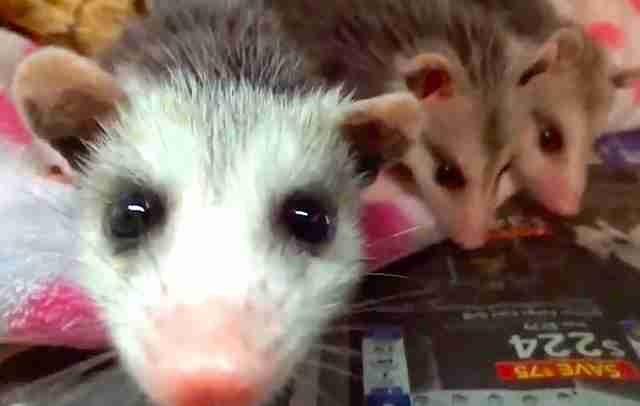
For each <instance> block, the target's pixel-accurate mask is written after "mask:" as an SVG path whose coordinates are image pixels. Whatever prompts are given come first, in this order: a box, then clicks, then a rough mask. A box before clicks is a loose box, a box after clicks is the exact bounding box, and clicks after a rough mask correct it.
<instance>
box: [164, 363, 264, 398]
mask: <svg viewBox="0 0 640 406" xmlns="http://www.w3.org/2000/svg"><path fill="white" fill-rule="evenodd" d="M167 385H170V386H172V387H173V388H172V389H171V391H172V392H173V393H171V394H170V395H169V396H168V399H167V400H168V402H167V403H168V404H169V405H171V406H211V405H230V406H231V405H233V406H249V405H253V404H255V403H256V397H257V396H256V390H255V388H254V387H253V385H252V384H251V383H249V382H247V381H245V380H244V379H242V377H241V376H238V375H237V374H235V373H233V371H225V372H223V371H220V370H197V369H196V370H194V371H190V372H183V373H181V374H180V375H177V376H174V377H172V379H170V380H168V382H167Z"/></svg>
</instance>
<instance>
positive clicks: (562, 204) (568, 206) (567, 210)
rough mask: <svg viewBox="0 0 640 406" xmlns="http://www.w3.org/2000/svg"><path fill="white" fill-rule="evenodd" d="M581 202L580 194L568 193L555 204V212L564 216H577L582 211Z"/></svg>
mask: <svg viewBox="0 0 640 406" xmlns="http://www.w3.org/2000/svg"><path fill="white" fill-rule="evenodd" d="M581 200H582V195H581V194H580V193H577V192H570V193H566V194H565V195H564V196H562V197H561V198H559V199H557V200H556V201H555V202H554V206H555V207H554V209H555V210H554V211H555V212H556V213H558V214H560V215H562V216H575V215H577V214H578V212H579V211H580V206H581Z"/></svg>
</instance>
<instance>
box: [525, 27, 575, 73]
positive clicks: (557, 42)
mask: <svg viewBox="0 0 640 406" xmlns="http://www.w3.org/2000/svg"><path fill="white" fill-rule="evenodd" d="M584 40H585V39H584V33H583V32H582V31H581V29H580V28H578V27H573V28H560V29H558V30H557V31H556V32H555V33H554V34H552V35H551V37H550V38H549V39H548V40H547V41H545V43H543V44H542V45H541V46H540V48H538V50H537V51H536V52H535V54H534V57H533V60H532V61H530V62H529V63H527V65H526V67H525V69H524V71H523V73H522V75H520V78H519V80H518V84H519V85H520V86H525V85H526V84H527V83H529V82H530V81H531V80H532V79H533V78H535V77H537V76H538V75H540V74H543V73H546V72H551V71H558V70H563V69H567V68H571V67H573V66H574V64H576V63H579V61H578V59H579V57H580V54H581V53H582V51H583V49H584V45H585V44H584Z"/></svg>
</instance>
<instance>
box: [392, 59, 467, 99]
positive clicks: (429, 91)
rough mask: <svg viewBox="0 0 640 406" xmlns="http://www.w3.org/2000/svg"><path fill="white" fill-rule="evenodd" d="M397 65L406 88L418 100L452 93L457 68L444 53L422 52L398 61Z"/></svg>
mask: <svg viewBox="0 0 640 406" xmlns="http://www.w3.org/2000/svg"><path fill="white" fill-rule="evenodd" d="M397 67H398V70H399V71H400V74H401V75H402V77H403V78H404V81H405V84H406V85H407V88H408V89H409V90H410V91H411V92H412V93H413V94H414V95H415V96H416V97H417V98H418V99H420V100H425V99H427V98H429V97H431V96H434V95H439V96H441V97H447V96H452V95H453V94H454V90H455V89H454V84H455V80H454V77H455V76H457V75H456V70H457V69H455V68H454V66H453V64H452V63H451V62H449V59H447V58H446V57H445V56H444V55H440V54H435V53H422V54H420V55H418V56H416V57H415V58H413V59H411V60H408V61H399V62H398V63H397Z"/></svg>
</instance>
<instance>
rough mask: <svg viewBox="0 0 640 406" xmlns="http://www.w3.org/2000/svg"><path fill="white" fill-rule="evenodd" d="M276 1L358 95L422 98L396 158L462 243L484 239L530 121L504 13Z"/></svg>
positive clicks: (302, 38) (467, 1)
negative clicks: (416, 125) (415, 128)
mask: <svg viewBox="0 0 640 406" xmlns="http://www.w3.org/2000/svg"><path fill="white" fill-rule="evenodd" d="M270 5H271V6H272V7H273V8H274V9H275V10H276V12H275V13H276V14H277V15H278V16H279V17H280V20H281V22H282V26H283V29H284V30H285V31H287V32H288V33H289V35H290V36H291V37H292V38H296V39H298V40H299V44H300V46H305V44H306V46H305V48H306V49H307V52H308V54H309V55H310V56H309V61H310V62H309V63H308V65H307V69H308V70H309V71H311V72H313V73H314V74H316V75H318V76H319V77H321V78H323V79H326V80H328V81H329V82H330V83H344V84H345V86H347V87H348V88H350V89H354V91H355V92H356V95H357V96H358V97H371V96H376V95H379V94H385V93H393V92H396V91H407V90H409V91H410V92H412V93H413V94H414V95H415V96H416V97H417V98H418V99H419V100H420V101H421V103H422V105H423V109H422V111H421V115H423V116H425V117H422V116H420V117H416V120H417V121H420V122H421V125H422V127H421V128H420V131H419V132H418V133H415V134H411V133H410V132H405V133H403V134H402V135H404V136H406V135H407V134H409V135H410V137H409V138H405V139H404V143H401V142H397V141H396V142H392V143H390V144H391V145H393V146H396V149H395V150H394V151H393V155H392V157H391V158H395V162H397V161H400V162H402V163H404V164H405V167H408V168H409V169H410V170H411V173H412V175H413V180H412V181H411V183H412V184H414V185H415V186H417V189H418V190H417V192H418V193H419V195H421V196H422V197H423V198H424V199H425V201H426V203H427V204H428V205H429V206H430V207H431V209H432V211H433V213H434V215H435V218H436V219H437V221H438V222H439V223H441V225H442V226H443V228H444V229H445V230H446V231H447V234H448V235H449V236H450V237H451V238H452V239H453V240H454V241H456V242H457V243H459V244H461V245H462V246H464V247H466V248H476V247H478V246H480V245H482V244H484V242H485V240H486V238H487V231H488V228H489V226H490V225H491V223H492V222H493V220H494V213H495V209H496V205H497V195H498V187H499V184H500V181H501V178H502V175H503V174H504V173H505V172H506V171H507V169H508V168H509V165H510V163H511V160H512V157H513V155H514V154H515V151H516V150H517V146H518V139H517V137H514V136H513V134H516V133H518V131H517V125H518V124H520V123H521V122H523V120H524V118H523V116H524V114H525V111H524V110H523V109H522V104H521V103H520V102H519V100H518V99H517V98H515V95H514V92H515V89H516V87H517V84H518V83H519V82H520V80H521V76H522V75H523V74H524V73H526V72H528V71H529V66H527V65H525V62H529V61H527V60H525V59H524V58H521V57H520V56H521V53H520V49H521V48H522V47H520V46H519V44H517V43H515V42H514V41H512V40H511V38H512V37H513V35H508V34H509V32H508V31H507V30H506V28H505V27H504V26H503V24H502V23H503V20H502V18H501V16H499V15H497V14H495V13H493V12H489V11H488V9H487V8H485V7H483V6H482V5H481V4H477V3H475V2H473V1H472V0H456V1H448V0H419V1H416V0H332V1H329V2H324V1H323V2H318V1H315V0H308V1H304V0H271V1H270ZM308 16H313V18H309V17H308ZM396 138H398V137H396ZM379 141H383V140H379ZM384 141H386V142H389V140H388V139H385V140H384ZM398 145H400V146H401V147H402V148H399V147H397V146H398ZM380 148H390V147H389V145H386V146H384V147H380ZM395 162H394V161H393V160H392V159H389V160H388V161H387V165H392V164H393V163H395Z"/></svg>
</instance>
